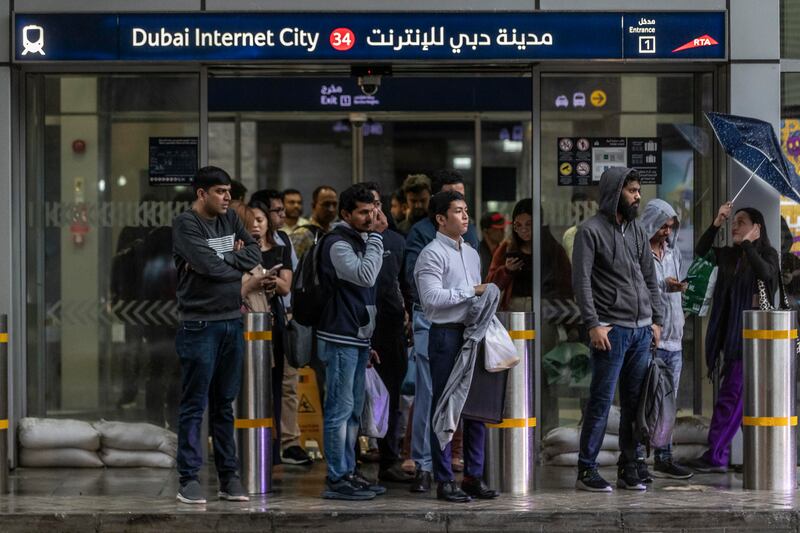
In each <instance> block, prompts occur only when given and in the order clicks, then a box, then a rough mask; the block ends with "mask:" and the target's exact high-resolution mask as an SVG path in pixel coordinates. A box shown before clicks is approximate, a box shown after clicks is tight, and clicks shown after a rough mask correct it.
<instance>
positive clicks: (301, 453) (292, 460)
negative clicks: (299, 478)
mask: <svg viewBox="0 0 800 533" xmlns="http://www.w3.org/2000/svg"><path fill="white" fill-rule="evenodd" d="M281 459H282V460H283V462H284V463H286V464H288V465H301V466H309V465H313V464H314V459H312V458H311V456H310V455H308V453H306V451H305V450H304V449H303V448H301V447H300V446H289V447H288V448H286V449H285V450H283V453H282V454H281Z"/></svg>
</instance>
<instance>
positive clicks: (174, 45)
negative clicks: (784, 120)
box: [14, 12, 725, 62]
mask: <svg viewBox="0 0 800 533" xmlns="http://www.w3.org/2000/svg"><path fill="white" fill-rule="evenodd" d="M14 28H15V39H14V57H15V59H16V61H19V62H23V61H24V62H34V61H35V62H42V61H225V62H231V61H245V62H248V61H249V62H252V61H269V60H277V61H297V60H299V61H302V60H310V61H319V60H325V61H327V60H341V61H345V62H349V61H383V62H390V61H400V60H420V59H423V60H424V59H433V60H439V61H445V60H446V61H459V62H460V61H486V60H492V61H496V60H502V61H538V60H552V59H576V60H577V59H637V58H638V59H649V58H675V59H681V58H687V59H724V58H725V44H724V43H725V13H722V12H690V13H643V14H642V13H637V14H634V13H607V12H606V13H579V12H569V13H557V12H535V13H528V12H526V13H507V12H506V13H496V12H493V13H475V12H470V13H297V14H286V13H223V14H218V13H190V14H187V13H183V14H182V13H147V14H96V15H84V14H80V15H79V14H16V15H15V21H14ZM684 46H685V47H684Z"/></svg>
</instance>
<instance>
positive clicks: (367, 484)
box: [349, 470, 386, 496]
mask: <svg viewBox="0 0 800 533" xmlns="http://www.w3.org/2000/svg"><path fill="white" fill-rule="evenodd" d="M349 478H350V481H352V483H353V485H355V486H356V487H361V488H362V489H363V490H368V491H371V492H374V493H375V496H382V495H384V494H386V487H384V486H383V485H378V484H377V483H373V482H372V481H370V480H368V479H367V478H365V477H364V476H363V475H362V474H361V472H359V471H358V470H356V471H355V472H353V473H352V474H350V476H349Z"/></svg>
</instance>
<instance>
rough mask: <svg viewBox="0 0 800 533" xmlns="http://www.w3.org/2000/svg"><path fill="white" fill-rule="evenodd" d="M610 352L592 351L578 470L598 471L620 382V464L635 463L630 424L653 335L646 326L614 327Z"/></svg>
mask: <svg viewBox="0 0 800 533" xmlns="http://www.w3.org/2000/svg"><path fill="white" fill-rule="evenodd" d="M608 340H609V341H610V342H611V350H610V351H607V352H605V351H601V350H596V349H594V348H593V349H592V384H591V386H590V388H589V402H588V403H587V404H586V409H585V412H584V414H583V426H582V427H581V441H580V453H579V454H578V468H579V469H581V470H583V469H587V468H597V454H598V453H599V452H600V446H601V445H602V444H603V437H604V436H605V433H606V422H607V421H608V411H609V409H610V408H611V402H612V401H613V400H614V390H615V389H616V387H617V381H619V396H620V423H619V449H620V452H621V453H620V464H626V463H632V462H634V461H636V441H635V439H634V436H633V424H634V421H635V420H636V408H637V406H638V404H639V395H640V392H641V390H642V385H643V384H644V380H645V377H646V375H647V368H648V365H649V364H650V344H651V342H652V340H653V332H652V329H651V328H650V327H649V326H646V327H643V328H624V327H620V326H614V327H612V328H611V330H610V331H609V332H608Z"/></svg>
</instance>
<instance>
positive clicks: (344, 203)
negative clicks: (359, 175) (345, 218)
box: [339, 183, 375, 214]
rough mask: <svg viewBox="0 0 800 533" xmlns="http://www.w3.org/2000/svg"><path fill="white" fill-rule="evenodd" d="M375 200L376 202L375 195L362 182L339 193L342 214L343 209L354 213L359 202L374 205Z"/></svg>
mask: <svg viewBox="0 0 800 533" xmlns="http://www.w3.org/2000/svg"><path fill="white" fill-rule="evenodd" d="M373 202H375V197H374V196H373V195H372V191H371V190H369V189H367V188H366V187H365V186H364V185H363V184H360V183H359V184H356V185H351V186H350V187H348V188H347V189H345V190H343V191H342V194H340V195H339V213H340V214H341V212H342V211H347V212H348V213H352V212H353V211H355V210H356V207H358V204H359V203H362V204H370V205H372V203H373Z"/></svg>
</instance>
